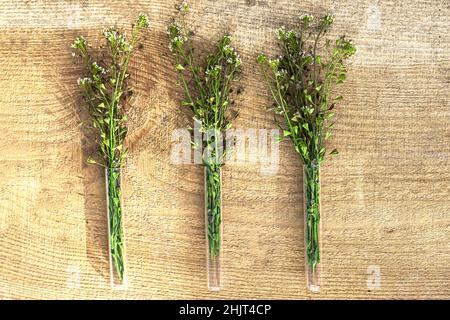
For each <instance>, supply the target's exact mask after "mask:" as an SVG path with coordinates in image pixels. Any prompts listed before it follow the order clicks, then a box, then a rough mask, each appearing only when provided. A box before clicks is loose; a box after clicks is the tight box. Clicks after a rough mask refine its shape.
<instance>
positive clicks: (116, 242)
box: [107, 167, 125, 281]
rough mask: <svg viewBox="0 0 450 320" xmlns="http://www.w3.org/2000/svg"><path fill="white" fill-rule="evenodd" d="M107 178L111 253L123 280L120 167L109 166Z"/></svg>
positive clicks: (115, 272) (116, 273) (118, 275)
mask: <svg viewBox="0 0 450 320" xmlns="http://www.w3.org/2000/svg"><path fill="white" fill-rule="evenodd" d="M107 180H108V181H107V183H108V214H109V228H110V234H109V241H110V251H111V252H110V253H111V257H112V262H113V266H114V274H115V275H117V277H118V278H119V280H120V281H122V280H123V275H124V272H125V261H124V254H123V253H124V252H123V247H124V245H123V217H122V186H121V183H120V182H121V172H120V169H118V168H113V167H109V168H108V169H107Z"/></svg>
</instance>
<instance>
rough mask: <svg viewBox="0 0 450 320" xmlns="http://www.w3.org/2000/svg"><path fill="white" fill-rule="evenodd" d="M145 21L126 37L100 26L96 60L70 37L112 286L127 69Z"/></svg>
mask: <svg viewBox="0 0 450 320" xmlns="http://www.w3.org/2000/svg"><path fill="white" fill-rule="evenodd" d="M148 25H149V20H148V17H147V16H146V15H145V14H140V15H139V17H138V18H137V20H136V22H135V23H134V25H133V28H132V35H131V38H130V39H127V38H126V37H125V35H123V34H121V33H120V32H119V31H118V30H116V29H115V28H109V29H106V30H105V31H104V32H103V36H104V38H105V40H106V48H107V52H103V53H102V56H101V57H98V58H99V59H98V60H96V59H94V57H93V56H92V55H91V53H90V45H89V44H88V42H87V41H86V39H85V38H84V37H82V36H80V37H78V38H76V40H75V42H74V43H73V45H72V48H74V49H75V50H76V51H78V53H79V55H80V56H81V58H82V60H83V62H84V65H85V67H86V71H87V74H86V77H84V78H80V79H78V84H79V86H80V87H81V90H82V91H83V96H84V101H85V103H86V105H87V108H88V110H89V115H90V119H91V124H90V127H91V128H92V129H93V131H94V134H95V142H96V143H97V145H98V151H97V153H96V154H95V155H92V156H90V157H89V158H88V162H89V163H92V164H98V165H100V166H102V167H104V168H105V176H106V184H107V186H106V189H107V207H108V209H107V211H108V223H109V226H108V230H109V232H108V234H109V256H110V265H111V281H112V284H113V285H121V284H123V283H124V278H125V277H124V276H125V255H124V234H123V210H122V186H121V167H122V165H123V164H124V161H125V158H126V156H127V154H128V149H127V148H125V147H124V139H125V136H126V134H127V124H126V123H127V115H126V111H125V105H126V104H127V103H128V102H129V99H130V97H131V89H130V87H129V86H128V84H127V82H128V80H129V74H128V71H127V68H128V64H129V62H130V57H131V54H132V52H133V49H134V48H135V46H136V42H137V40H138V35H139V32H140V31H141V30H142V29H144V28H146V27H148Z"/></svg>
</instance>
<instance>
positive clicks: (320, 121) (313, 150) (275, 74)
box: [257, 15, 356, 164]
mask: <svg viewBox="0 0 450 320" xmlns="http://www.w3.org/2000/svg"><path fill="white" fill-rule="evenodd" d="M333 20H334V19H333V16H332V15H326V16H324V17H323V18H322V19H320V21H319V22H318V24H316V25H313V17H312V16H311V15H303V16H301V17H300V27H299V30H298V31H296V30H286V29H285V28H284V27H281V28H279V29H277V31H276V33H277V38H278V40H279V44H280V48H281V50H282V55H281V56H280V57H279V58H274V59H269V58H268V57H267V56H265V55H264V54H261V55H259V56H258V59H257V60H258V62H259V64H260V66H261V70H262V73H263V75H264V77H265V79H266V82H267V83H268V85H269V88H270V91H271V94H272V97H273V99H274V101H275V102H274V105H273V108H272V109H273V111H274V112H275V114H276V115H279V116H281V118H282V119H283V121H282V122H280V121H279V120H278V118H277V123H278V124H279V125H280V127H281V129H282V130H283V136H282V138H285V137H289V138H290V139H291V140H292V142H293V144H294V147H295V150H296V152H297V153H298V154H299V155H300V156H301V158H302V160H303V162H304V163H305V164H308V163H317V164H320V163H321V162H322V161H323V160H324V158H325V154H326V147H325V141H326V140H327V139H329V137H330V136H331V129H332V128H333V117H334V112H333V111H332V110H333V108H334V106H335V103H336V102H337V101H339V100H341V99H342V97H341V96H338V97H334V96H333V89H334V86H335V85H338V84H341V83H343V82H344V80H345V79H346V73H347V67H346V62H347V61H348V59H349V58H350V57H351V56H352V55H354V54H355V52H356V47H355V46H354V45H353V43H352V41H351V40H347V39H346V38H345V36H341V37H339V38H338V39H336V40H335V41H334V42H331V41H330V40H328V39H327V40H326V41H325V46H324V50H325V52H324V54H323V55H322V54H319V52H318V51H319V49H320V48H321V47H319V44H320V41H321V40H322V39H323V36H324V35H325V33H326V32H327V31H328V30H329V29H330V27H331V25H332V24H333ZM335 153H337V151H336V149H334V150H333V151H332V152H331V154H335Z"/></svg>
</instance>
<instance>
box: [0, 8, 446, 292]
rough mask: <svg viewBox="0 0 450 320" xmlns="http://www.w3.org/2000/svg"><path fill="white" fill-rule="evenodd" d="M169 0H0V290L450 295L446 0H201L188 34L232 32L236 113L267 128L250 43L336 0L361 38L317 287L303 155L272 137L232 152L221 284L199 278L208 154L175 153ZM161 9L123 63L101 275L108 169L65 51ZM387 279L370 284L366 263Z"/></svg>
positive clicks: (336, 141)
mask: <svg viewBox="0 0 450 320" xmlns="http://www.w3.org/2000/svg"><path fill="white" fill-rule="evenodd" d="M175 3H176V2H175V1H166V0H154V1H142V0H134V1H113V0H109V1H100V0H98V1H57V0H55V1H50V0H48V1H44V0H40V1H39V0H36V1H7V0H1V1H0V6H1V8H2V10H1V11H2V12H1V14H0V43H1V46H0V67H1V72H0V88H1V91H2V94H1V95H0V106H1V108H0V132H1V134H0V172H1V174H2V181H1V183H0V237H1V239H2V246H1V249H0V260H1V261H2V263H1V264H0V298H5V299H9V298H25V299H39V298H56V299H60V298H75V299H78V298H95V299H97V298H130V299H135V298H145V299H152V298H200V299H204V298H269V299H270V298H285V299H303V298H306V299H310V298H400V299H405V298H421V299H422V298H424V299H428V298H449V297H450V279H449V278H450V277H449V276H450V241H449V240H450V215H449V212H450V184H449V181H450V147H449V145H450V144H449V139H450V90H449V85H450V48H449V43H450V32H449V31H450V30H449V26H450V19H449V17H450V8H449V2H448V1H444V0H440V1H435V0H412V1H402V2H399V1H388V0H378V1H376V0H372V1H369V0H358V1H289V0H235V1H232V0H217V1H207V0H198V1H191V7H192V8H193V10H192V11H193V14H192V15H191V17H193V20H195V21H194V23H193V25H194V27H195V29H196V40H197V43H198V41H200V40H201V41H204V43H205V45H206V46H209V45H211V44H213V43H214V41H215V40H216V39H217V38H218V36H219V35H220V34H221V33H222V32H224V31H228V32H230V33H231V34H232V35H233V36H234V38H233V43H234V46H235V47H236V48H237V50H238V51H239V52H240V53H241V56H242V58H243V67H244V74H243V79H242V83H243V84H245V91H244V93H243V98H242V99H241V101H240V102H239V110H240V118H239V119H238V121H237V122H236V127H237V128H241V129H244V128H248V127H250V128H257V129H260V128H268V129H270V128H275V126H274V124H273V122H272V115H271V114H270V113H268V112H267V111H265V109H264V107H265V106H266V105H268V104H270V98H269V97H268V95H267V92H266V89H265V87H264V85H263V83H262V81H261V77H260V75H259V72H258V68H257V65H256V64H255V57H256V56H257V54H258V53H260V52H266V53H270V54H276V53H277V49H276V48H277V47H276V41H275V37H274V30H275V28H276V27H278V26H280V25H291V24H293V23H294V22H295V19H296V17H297V14H300V13H303V12H312V13H316V14H317V15H320V14H322V13H324V12H328V11H330V12H332V13H334V14H335V16H336V19H335V20H336V24H335V27H334V29H333V32H332V33H333V35H339V34H343V33H345V34H347V35H348V36H349V37H350V38H352V39H354V41H355V43H356V44H357V46H358V49H359V51H358V53H357V56H356V57H355V59H354V61H353V64H352V66H351V68H350V73H349V80H348V81H347V83H346V85H345V86H344V87H343V88H342V89H341V91H342V94H343V95H344V97H345V99H344V101H343V102H342V103H341V105H340V106H339V109H338V111H337V123H336V130H335V134H334V136H333V139H332V141H331V143H332V144H333V145H334V146H336V147H338V148H339V150H340V155H339V156H338V157H336V158H333V159H330V160H329V161H328V162H327V163H326V164H325V165H324V167H323V169H322V212H323V220H322V221H323V235H322V238H323V269H324V270H323V277H324V280H323V292H322V293H321V294H319V295H312V294H309V293H308V292H307V291H306V289H305V274H304V271H305V270H304V246H303V216H302V207H303V199H302V198H303V193H302V185H301V183H302V178H301V172H302V171H301V170H302V168H301V164H300V162H299V160H298V158H297V157H296V155H295V154H294V152H293V148H292V147H291V145H290V144H289V143H288V142H284V143H282V144H281V145H280V154H279V158H280V163H279V168H278V171H277V172H276V174H272V175H264V174H261V172H260V165H259V164H258V163H250V164H249V163H247V164H239V163H233V164H230V165H227V166H226V168H225V169H224V182H223V184H224V208H223V210H224V272H223V281H224V288H223V290H222V291H220V292H219V293H209V292H208V291H207V289H206V275H205V271H206V269H205V243H204V241H205V239H204V219H203V191H202V190H203V171H202V168H200V167H198V166H196V165H175V164H173V163H172V162H171V161H170V155H171V148H172V146H173V142H172V133H173V131H174V130H175V129H177V128H182V127H184V126H185V125H186V124H187V123H188V122H189V121H188V118H187V116H186V114H184V113H177V112H176V110H177V105H178V101H179V99H180V94H181V91H180V89H179V88H178V87H177V86H176V75H175V73H174V72H173V68H172V57H171V56H170V54H169V52H168V41H167V38H166V34H165V26H166V25H167V24H168V23H169V22H170V21H171V19H172V17H173V16H174V14H175V10H174V5H175ZM140 11H144V12H147V13H148V14H149V16H150V18H151V21H152V27H151V29H150V30H148V31H147V32H146V33H145V39H144V40H143V42H142V43H143V49H142V50H137V51H136V54H135V55H134V57H133V60H132V63H131V74H132V77H133V79H134V82H133V85H134V88H135V92H136V93H137V96H138V98H136V100H135V101H134V105H133V108H132V109H131V110H130V133H129V136H128V139H127V144H128V146H129V147H130V157H129V159H128V162H127V166H126V168H125V176H124V185H125V186H124V202H125V203H124V206H125V208H124V210H125V214H126V221H125V227H126V233H127V239H126V240H127V259H128V275H129V278H130V279H129V287H128V289H127V290H125V291H120V292H115V291H113V290H111V289H110V288H109V286H108V281H107V276H108V275H107V272H108V263H107V249H106V248H107V240H106V239H107V238H106V237H107V234H106V232H107V231H106V212H105V195H104V192H105V191H104V183H103V181H104V180H103V179H104V176H103V172H102V170H100V169H98V168H96V167H94V166H89V165H86V164H85V161H86V157H87V156H88V155H89V154H90V152H91V151H92V150H93V147H94V146H93V145H92V144H91V143H90V142H89V139H88V138H87V137H86V133H85V132H84V129H83V125H81V123H82V121H85V120H86V119H87V114H86V111H85V108H84V105H83V104H82V101H81V95H80V92H79V90H78V88H77V85H76V80H77V78H78V77H80V76H82V74H83V69H82V67H81V66H80V63H79V61H77V59H74V58H73V57H72V56H71V50H70V44H71V43H72V41H73V39H74V38H75V37H76V36H78V35H81V34H83V35H85V36H86V37H87V38H88V39H89V41H90V42H91V43H99V41H101V30H102V29H103V28H104V27H107V26H110V25H117V26H119V27H123V28H125V30H128V31H129V29H130V22H131V21H133V20H134V19H135V17H136V16H137V13H138V12H140ZM371 266H374V267H376V268H379V270H380V273H381V283H380V284H381V286H380V288H378V289H374V290H369V288H368V286H367V281H368V277H370V275H369V274H368V270H370V268H371Z"/></svg>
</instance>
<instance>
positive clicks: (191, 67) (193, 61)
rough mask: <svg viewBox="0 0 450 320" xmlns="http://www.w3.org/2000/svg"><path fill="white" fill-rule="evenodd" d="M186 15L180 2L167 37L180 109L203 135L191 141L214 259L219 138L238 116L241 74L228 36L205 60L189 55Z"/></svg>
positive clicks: (217, 243)
mask: <svg viewBox="0 0 450 320" xmlns="http://www.w3.org/2000/svg"><path fill="white" fill-rule="evenodd" d="M187 12H188V6H187V4H186V3H183V4H182V5H181V6H180V14H179V19H177V20H176V21H175V22H173V23H171V24H170V25H169V26H168V28H167V32H168V35H169V40H170V46H169V48H170V51H171V52H172V53H173V55H174V56H175V69H176V71H177V73H178V75H179V84H180V86H181V87H182V88H183V91H184V100H183V101H181V105H182V106H183V107H188V108H190V109H191V110H192V112H193V114H194V116H193V119H194V122H195V123H197V124H198V125H199V127H200V129H199V131H200V132H201V133H202V135H203V140H202V142H201V143H198V141H193V146H194V148H202V150H203V155H202V163H203V165H204V167H205V188H206V190H205V196H206V201H205V202H206V212H207V213H206V214H207V237H208V239H207V240H208V248H209V255H210V257H211V258H212V259H214V257H218V256H220V252H221V237H222V235H221V224H222V212H221V167H222V166H223V164H224V157H225V154H226V150H225V148H224V147H223V146H224V137H225V134H224V133H225V130H226V129H228V128H230V127H231V121H232V120H233V119H234V118H235V117H237V113H236V112H232V110H231V105H232V104H233V101H232V99H231V94H232V88H233V83H234V82H235V80H236V77H237V76H238V75H239V73H240V70H241V59H240V57H239V55H238V54H237V53H236V51H235V50H234V49H233V48H232V47H231V46H230V43H231V37H230V36H228V35H224V36H223V37H221V38H220V40H219V41H218V43H217V47H216V48H215V50H214V51H213V52H212V53H210V54H208V55H207V56H206V58H205V59H202V58H201V57H199V55H196V54H194V48H193V45H192V39H191V36H192V34H193V33H192V32H191V31H190V30H189V29H188V28H187V26H186V20H185V16H186V14H187ZM199 144H201V145H199Z"/></svg>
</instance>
